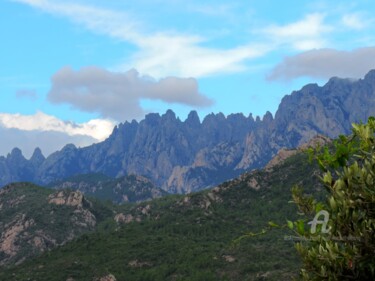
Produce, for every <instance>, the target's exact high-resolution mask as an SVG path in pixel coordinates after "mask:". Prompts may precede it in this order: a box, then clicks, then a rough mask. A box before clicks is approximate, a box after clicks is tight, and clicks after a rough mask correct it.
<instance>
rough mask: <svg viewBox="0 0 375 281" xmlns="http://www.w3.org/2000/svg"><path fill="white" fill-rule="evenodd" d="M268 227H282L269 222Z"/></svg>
mask: <svg viewBox="0 0 375 281" xmlns="http://www.w3.org/2000/svg"><path fill="white" fill-rule="evenodd" d="M268 225H269V226H271V227H280V225H278V224H276V223H274V222H272V221H269V222H268Z"/></svg>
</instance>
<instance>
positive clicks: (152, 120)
mask: <svg viewBox="0 0 375 281" xmlns="http://www.w3.org/2000/svg"><path fill="white" fill-rule="evenodd" d="M160 118H161V117H160V114H159V113H149V114H147V115H146V116H145V119H144V120H142V121H141V124H142V123H145V124H147V125H150V126H155V125H158V124H159V122H160Z"/></svg>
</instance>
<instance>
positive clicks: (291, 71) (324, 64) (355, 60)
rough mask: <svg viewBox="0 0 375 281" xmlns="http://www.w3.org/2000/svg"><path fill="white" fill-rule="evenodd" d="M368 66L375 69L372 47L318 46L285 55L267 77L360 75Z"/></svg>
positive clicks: (363, 73) (366, 70) (274, 78)
mask: <svg viewBox="0 0 375 281" xmlns="http://www.w3.org/2000/svg"><path fill="white" fill-rule="evenodd" d="M371 69H375V47H367V48H358V49H354V50H352V51H340V50H335V49H320V50H311V51H307V52H303V53H300V54H297V55H295V56H289V57H286V58H284V60H283V61H282V62H281V63H279V64H278V65H276V66H275V67H274V68H273V70H272V71H271V73H270V75H269V77H268V79H270V80H277V79H283V80H292V79H295V78H298V77H302V76H308V77H313V78H330V77H333V76H338V77H342V78H360V77H363V76H364V75H365V74H366V73H367V72H368V71H369V70H371Z"/></svg>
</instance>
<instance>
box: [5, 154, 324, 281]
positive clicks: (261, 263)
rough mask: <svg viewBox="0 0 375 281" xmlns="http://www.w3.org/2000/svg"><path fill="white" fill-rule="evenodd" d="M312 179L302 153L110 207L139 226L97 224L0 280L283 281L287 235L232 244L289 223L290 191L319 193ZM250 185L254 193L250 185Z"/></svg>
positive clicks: (287, 272) (290, 268)
mask: <svg viewBox="0 0 375 281" xmlns="http://www.w3.org/2000/svg"><path fill="white" fill-rule="evenodd" d="M313 175H314V168H313V167H312V166H310V165H309V164H308V161H307V157H306V155H304V154H297V155H295V156H293V157H291V158H289V159H287V160H286V161H285V162H284V163H282V164H280V165H279V166H276V167H274V168H273V171H267V170H263V171H254V172H251V173H248V174H246V175H243V176H242V177H241V178H239V179H236V180H233V181H231V182H226V183H224V184H222V185H220V186H219V187H218V188H216V189H214V190H208V191H204V192H200V193H195V194H191V195H188V196H178V195H174V196H167V197H164V198H161V199H157V200H153V201H151V202H145V203H141V204H125V205H122V206H113V208H114V210H115V211H116V212H118V213H119V212H121V213H124V214H132V215H133V217H134V218H141V219H142V220H141V222H136V221H134V222H131V223H129V224H124V225H122V226H120V227H118V226H116V224H113V223H111V221H112V222H113V219H112V220H110V219H108V220H104V221H102V223H101V224H100V226H99V227H100V229H101V230H100V231H97V232H95V233H91V234H84V235H83V236H81V237H80V238H78V239H76V240H75V241H73V242H70V243H68V244H66V245H65V246H62V247H59V248H57V249H55V250H52V251H51V252H48V253H45V254H43V255H42V256H40V257H39V258H37V259H33V260H29V261H26V262H24V263H23V264H21V265H20V266H16V267H13V268H8V269H4V270H2V271H1V272H0V280H38V281H43V280H51V281H52V280H66V279H67V278H68V277H72V278H74V280H92V279H93V278H94V277H98V276H103V275H106V274H108V273H112V274H113V275H115V276H116V278H117V280H153V281H154V280H163V281H164V280H244V281H245V280H290V279H291V278H292V276H295V275H296V274H297V269H298V267H299V261H298V257H297V255H296V253H295V250H294V243H293V241H288V240H285V239H284V235H285V234H287V232H286V231H283V230H282V231H281V232H280V231H271V232H269V233H267V234H265V235H262V236H259V237H255V238H254V239H246V240H242V241H241V243H240V244H236V243H234V241H235V240H236V238H238V237H239V236H241V235H243V234H246V233H247V232H248V231H252V232H259V231H260V230H261V229H262V226H263V224H264V221H269V220H272V221H275V222H277V223H283V222H285V219H286V218H292V219H294V218H296V215H295V214H296V210H297V209H296V206H295V205H293V204H288V201H289V200H290V199H291V198H290V192H289V186H291V185H293V184H297V183H299V184H303V185H304V186H309V187H310V191H311V192H314V193H316V192H321V191H319V189H317V185H316V184H317V179H316V178H315V177H314V176H313ZM254 180H255V181H257V182H258V184H259V187H260V188H259V189H258V190H255V189H254V188H252V187H250V185H249V183H251V182H254ZM98 204H99V203H98ZM94 206H95V204H94ZM147 206H149V208H148V211H147V212H145V211H144V210H145V209H147ZM95 209H97V210H99V209H98V208H97V207H95ZM103 212H104V213H106V212H108V213H106V215H107V214H108V215H109V211H108V209H106V208H105V209H104V211H103ZM106 215H104V216H103V217H105V216H106Z"/></svg>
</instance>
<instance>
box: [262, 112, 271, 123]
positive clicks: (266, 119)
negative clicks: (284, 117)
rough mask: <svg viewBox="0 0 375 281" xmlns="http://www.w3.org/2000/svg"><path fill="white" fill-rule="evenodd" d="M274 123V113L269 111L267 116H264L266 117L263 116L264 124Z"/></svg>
mask: <svg viewBox="0 0 375 281" xmlns="http://www.w3.org/2000/svg"><path fill="white" fill-rule="evenodd" d="M272 121H273V116H272V113H271V112H269V111H267V112H266V114H264V116H263V122H265V123H270V122H272Z"/></svg>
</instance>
